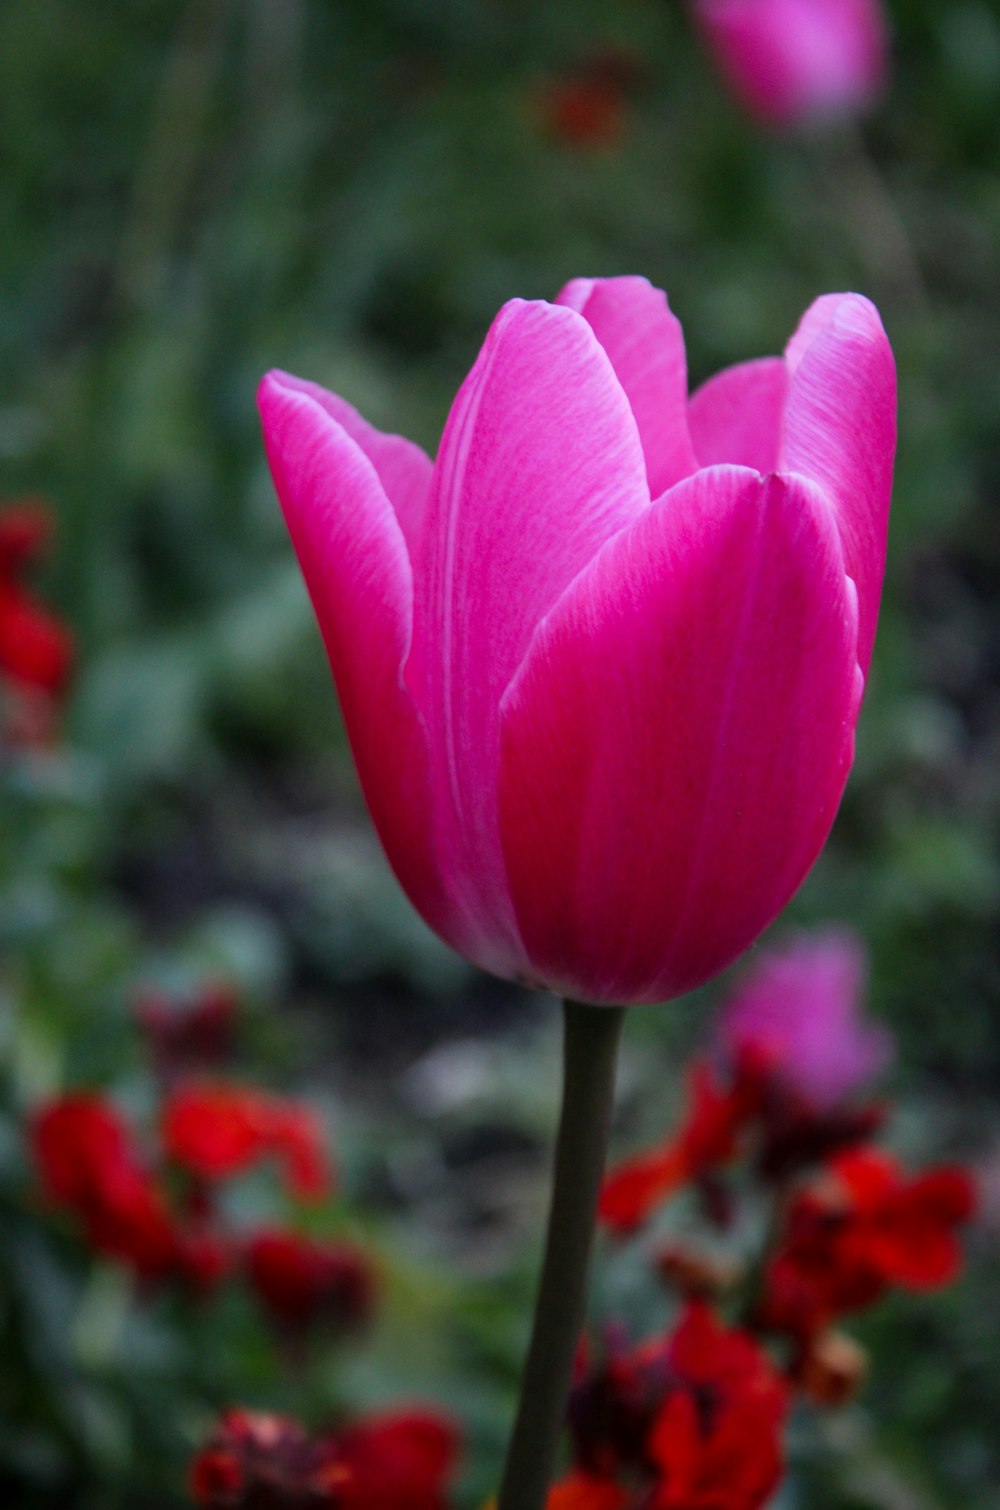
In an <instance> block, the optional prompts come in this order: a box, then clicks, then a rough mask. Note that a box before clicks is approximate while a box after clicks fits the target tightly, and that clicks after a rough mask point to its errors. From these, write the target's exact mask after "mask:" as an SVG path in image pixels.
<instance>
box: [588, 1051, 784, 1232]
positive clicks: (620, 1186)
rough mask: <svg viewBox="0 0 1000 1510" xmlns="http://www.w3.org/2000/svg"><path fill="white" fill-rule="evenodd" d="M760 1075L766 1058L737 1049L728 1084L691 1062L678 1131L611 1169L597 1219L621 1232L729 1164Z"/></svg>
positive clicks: (757, 1103)
mask: <svg viewBox="0 0 1000 1510" xmlns="http://www.w3.org/2000/svg"><path fill="white" fill-rule="evenodd" d="M765 1074H766V1062H765V1061H764V1060H763V1059H762V1058H761V1056H759V1055H757V1054H755V1053H753V1052H751V1051H743V1052H741V1053H740V1056H739V1059H738V1063H737V1070H736V1073H735V1075H734V1076H733V1079H732V1082H731V1084H729V1085H727V1084H725V1083H724V1082H723V1081H722V1080H721V1079H720V1077H719V1075H718V1073H717V1071H716V1070H715V1069H714V1068H713V1067H712V1066H711V1065H709V1064H706V1063H703V1062H700V1061H696V1062H695V1063H694V1064H693V1065H692V1066H691V1069H690V1071H689V1074H688V1103H689V1104H688V1112H687V1116H686V1119H685V1121H684V1123H683V1124H682V1126H681V1129H680V1131H679V1133H678V1134H677V1135H676V1137H675V1138H673V1139H672V1140H670V1141H669V1142H667V1143H666V1144H664V1145H663V1147H662V1148H659V1149H654V1150H653V1151H652V1152H651V1153H647V1154H640V1155H639V1156H638V1157H636V1158H633V1159H627V1160H626V1161H625V1162H624V1163H622V1164H620V1165H619V1166H618V1168H617V1169H615V1170H612V1172H611V1173H610V1174H609V1175H608V1177H607V1179H606V1180H605V1182H604V1188H603V1190H602V1191H601V1201H600V1208H599V1217H600V1219H601V1220H602V1221H603V1222H605V1223H606V1225H607V1226H609V1227H610V1228H611V1230H612V1231H613V1232H615V1233H617V1234H618V1235H619V1236H623V1235H625V1234H627V1233H629V1232H632V1231H634V1230H635V1229H636V1228H637V1227H639V1226H641V1224H642V1223H643V1222H644V1221H646V1220H647V1218H648V1217H649V1215H650V1213H651V1211H652V1210H653V1209H654V1207H656V1206H658V1205H659V1204H660V1203H661V1202H662V1201H664V1200H666V1199H667V1198H668V1197H669V1196H671V1195H673V1194H674V1192H675V1191H676V1190H678V1189H679V1188H680V1186H682V1185H684V1184H686V1183H687V1182H688V1181H689V1180H696V1179H701V1178H703V1177H705V1176H706V1175H709V1174H710V1173H712V1172H713V1171H715V1170H716V1169H718V1168H719V1167H720V1166H722V1165H724V1164H727V1163H729V1161H730V1160H731V1159H733V1158H734V1157H735V1156H736V1154H737V1152H738V1150H739V1147H740V1138H741V1134H742V1133H743V1132H744V1131H745V1129H746V1128H747V1126H748V1125H749V1124H750V1122H751V1121H752V1119H753V1118H754V1117H755V1116H756V1115H757V1114H758V1113H759V1111H760V1108H761V1105H762V1102H763V1096H764V1087H765Z"/></svg>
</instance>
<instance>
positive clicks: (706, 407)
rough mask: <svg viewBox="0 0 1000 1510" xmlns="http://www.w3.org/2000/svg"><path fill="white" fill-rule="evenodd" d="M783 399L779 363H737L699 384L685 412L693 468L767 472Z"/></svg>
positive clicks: (774, 459) (784, 373)
mask: <svg viewBox="0 0 1000 1510" xmlns="http://www.w3.org/2000/svg"><path fill="white" fill-rule="evenodd" d="M787 393H788V368H787V366H786V365H785V363H784V362H783V361H782V359H781V357H760V358H759V359H758V360H757V361H753V362H740V363H739V365H738V366H736V367H726V368H725V369H724V370H723V371H722V372H718V373H716V375H715V377H711V378H709V380H708V382H707V383H702V385H701V387H700V388H699V389H698V390H697V391H696V392H695V393H693V394H692V395H691V404H690V407H689V409H688V424H689V425H690V427H691V439H692V440H693V442H694V449H695V452H696V453H697V456H698V462H699V465H700V466H703V467H712V466H716V465H717V464H718V463H721V462H732V463H733V464H734V465H736V466H740V467H752V468H753V469H754V471H755V472H773V471H774V469H775V468H776V467H777V465H778V453H779V448H780V445H781V423H782V417H783V414H784V409H785V397H786V395H787Z"/></svg>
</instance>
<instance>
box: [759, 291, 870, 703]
mask: <svg viewBox="0 0 1000 1510" xmlns="http://www.w3.org/2000/svg"><path fill="white" fill-rule="evenodd" d="M786 360H787V362H788V364H789V367H790V368H791V371H792V381H791V386H790V388H789V393H788V402H787V405H786V407H785V428H784V442H783V446H782V456H781V462H780V465H781V467H782V468H783V469H787V470H788V471H791V472H798V473H801V475H802V476H803V477H809V478H811V479H812V480H813V481H814V482H817V483H818V484H819V485H820V487H821V488H822V489H823V491H824V492H825V493H826V495H827V497H828V498H829V499H830V502H831V503H832V505H833V508H834V510H835V513H836V516H837V524H838V527H839V529H840V535H841V540H842V542H843V547H844V564H845V566H846V569H847V572H848V575H849V576H850V577H852V578H853V580H854V582H855V584H856V586H857V589H858V613H859V630H858V663H859V665H860V666H861V670H862V672H863V673H865V674H866V675H867V672H868V663H869V661H870V659H871V653H872V646H873V644H874V641H875V626H876V624H877V622H878V607H879V597H880V595H881V591H882V577H883V574H884V572H885V551H886V537H887V534H888V528H889V500H890V497H891V494H892V464H893V457H894V455H895V450H896V367H895V363H894V361H893V356H892V348H891V347H890V345H889V341H888V338H887V336H886V334H885V331H884V330H883V328H882V322H881V320H880V319H879V316H878V311H877V310H876V308H875V306H874V305H873V304H871V303H870V302H869V301H868V300H867V299H865V298H863V297H862V296H861V295H860V294H827V295H826V296H825V297H824V298H822V299H818V300H817V301H816V303H815V304H813V306H812V307H811V308H810V309H809V310H807V311H806V314H805V316H804V317H803V320H802V323H801V325H800V326H799V329H798V331H797V332H796V334H795V335H794V336H793V337H792V339H791V341H790V342H789V344H788V349H787V352H786Z"/></svg>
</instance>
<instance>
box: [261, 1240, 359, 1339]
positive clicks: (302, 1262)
mask: <svg viewBox="0 0 1000 1510" xmlns="http://www.w3.org/2000/svg"><path fill="white" fill-rule="evenodd" d="M246 1264H247V1273H248V1275H249V1279H250V1283H251V1285H252V1286H253V1288H254V1290H255V1291H256V1293H257V1295H258V1297H259V1299H260V1300H261V1303H262V1304H263V1305H264V1306H265V1307H266V1309H267V1310H268V1311H269V1312H270V1313H271V1315H272V1316H274V1317H275V1318H276V1320H278V1321H280V1322H283V1323H284V1324H285V1325H286V1326H289V1327H293V1328H300V1327H307V1326H310V1325H313V1324H314V1323H316V1322H321V1321H325V1322H326V1323H328V1324H329V1325H331V1326H333V1327H334V1328H335V1329H336V1330H338V1331H340V1330H345V1329H348V1328H351V1327H355V1326H359V1325H361V1324H363V1323H364V1322H365V1321H366V1320H367V1319H368V1317H369V1316H370V1314H371V1311H372V1307H373V1305H374V1300H375V1279H374V1273H373V1271H372V1269H371V1266H370V1265H369V1264H368V1262H367V1261H366V1259H365V1258H364V1256H363V1255H362V1254H361V1253H359V1252H358V1251H357V1250H356V1249H354V1248H352V1247H350V1246H348V1244H346V1243H333V1242H316V1241H314V1240H312V1239H309V1238H305V1237H299V1236H298V1235H297V1234H296V1233H294V1232H282V1231H278V1230H267V1231H262V1232H258V1233H256V1234H255V1235H254V1236H253V1237H252V1238H251V1239H250V1242H249V1244H248V1246H247V1251H246Z"/></svg>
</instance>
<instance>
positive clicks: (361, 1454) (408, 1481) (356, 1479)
mask: <svg viewBox="0 0 1000 1510" xmlns="http://www.w3.org/2000/svg"><path fill="white" fill-rule="evenodd" d="M336 1447H337V1461H338V1464H339V1467H340V1471H341V1473H342V1475H343V1478H342V1481H341V1485H340V1489H339V1495H338V1498H337V1500H336V1505H337V1510H388V1507H389V1506H392V1510H445V1506H446V1503H447V1495H446V1490H447V1485H448V1482H449V1480H450V1479H451V1477H452V1474H453V1473H454V1471H455V1467H456V1464H457V1461H458V1433H457V1432H456V1430H455V1427H454V1425H453V1424H452V1422H451V1421H450V1420H449V1419H448V1418H447V1417H446V1416H443V1415H440V1414H438V1413H436V1412H434V1411H429V1410H418V1409H413V1410H399V1411H385V1412H384V1413H382V1414H381V1415H377V1416H369V1417H368V1419H367V1420H362V1421H357V1422H355V1423H354V1424H353V1425H351V1426H348V1427H346V1428H345V1429H344V1430H343V1431H341V1432H340V1433H339V1434H338V1436H337V1438H336Z"/></svg>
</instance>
